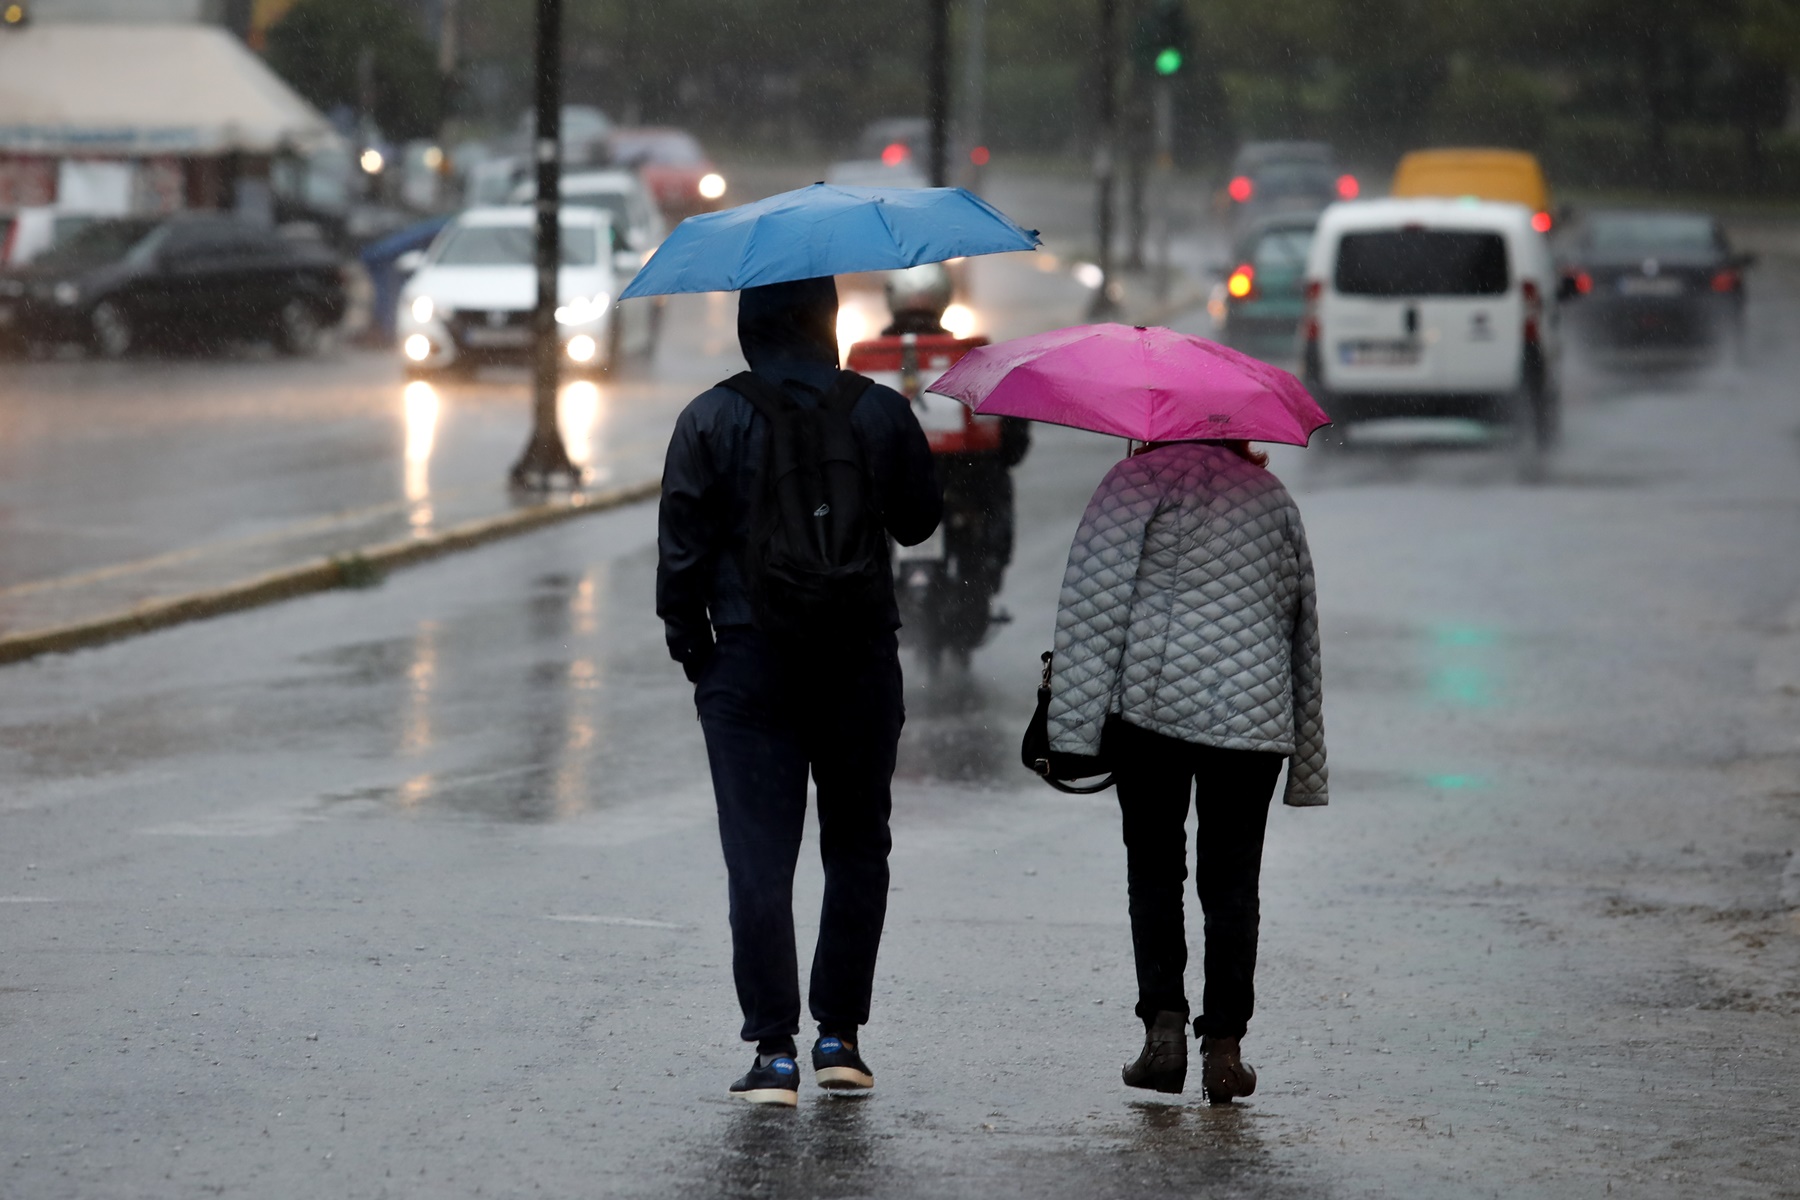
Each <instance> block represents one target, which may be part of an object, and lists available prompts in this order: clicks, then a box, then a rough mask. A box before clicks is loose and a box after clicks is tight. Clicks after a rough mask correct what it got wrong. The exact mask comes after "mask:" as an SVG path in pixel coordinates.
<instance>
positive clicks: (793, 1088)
mask: <svg viewBox="0 0 1800 1200" xmlns="http://www.w3.org/2000/svg"><path fill="white" fill-rule="evenodd" d="M731 1094H732V1096H733V1097H734V1098H736V1099H738V1100H747V1101H749V1102H750V1103H751V1104H785V1105H786V1106H787V1107H789V1108H793V1107H794V1106H795V1105H797V1104H799V1103H800V1066H799V1064H798V1063H796V1062H795V1061H794V1060H793V1058H791V1057H790V1056H788V1055H786V1054H780V1055H774V1056H771V1057H768V1058H765V1057H763V1056H762V1055H760V1054H759V1055H757V1057H756V1061H755V1062H753V1063H751V1064H750V1070H749V1073H747V1074H746V1075H745V1076H744V1077H743V1078H742V1079H740V1080H738V1081H737V1082H736V1083H734V1084H732V1085H731Z"/></svg>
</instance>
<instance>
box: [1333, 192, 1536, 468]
mask: <svg viewBox="0 0 1800 1200" xmlns="http://www.w3.org/2000/svg"><path fill="white" fill-rule="evenodd" d="M1532 215H1533V213H1532V210H1531V209H1529V208H1526V207H1524V206H1523V205H1518V204H1496V203H1492V202H1488V201H1478V200H1476V201H1462V200H1438V199H1426V200H1417V199H1408V200H1394V199H1388V200H1371V201H1364V202H1361V203H1357V204H1335V205H1333V206H1331V207H1330V208H1328V209H1326V210H1325V212H1324V214H1323V215H1322V216H1321V217H1320V218H1319V225H1318V229H1317V231H1316V232H1315V234H1314V236H1313V243H1312V249H1311V251H1310V252H1309V255H1308V259H1307V264H1306V284H1305V289H1306V313H1305V316H1304V317H1303V325H1302V347H1303V349H1302V368H1301V370H1302V375H1303V376H1304V378H1305V381H1306V385H1307V388H1308V390H1309V391H1311V392H1312V394H1313V397H1314V399H1316V400H1317V401H1318V402H1319V404H1320V406H1321V407H1323V408H1324V409H1325V411H1326V412H1327V413H1329V414H1330V415H1331V419H1332V421H1333V423H1334V424H1335V425H1336V426H1337V430H1336V431H1335V432H1337V433H1338V434H1340V435H1341V432H1342V430H1343V428H1344V427H1345V426H1346V425H1347V424H1349V423H1351V422H1355V421H1361V420H1372V419H1379V418H1387V417H1456V418H1464V419H1473V420H1477V421H1482V422H1486V423H1489V424H1494V425H1500V426H1503V427H1511V428H1512V429H1513V431H1514V433H1515V444H1516V445H1517V446H1518V447H1519V448H1520V449H1521V451H1522V452H1523V454H1524V456H1525V461H1526V462H1531V461H1534V456H1535V455H1536V454H1537V453H1538V452H1539V451H1541V450H1543V449H1544V448H1546V447H1547V446H1548V445H1549V444H1550V442H1551V441H1552V440H1553V439H1554V437H1555V436H1556V432H1557V428H1558V414H1559V404H1560V400H1559V397H1560V375H1559V369H1560V364H1561V353H1560V350H1561V344H1560V340H1559V337H1558V328H1557V319H1556V317H1557V314H1556V302H1557V299H1558V291H1557V274H1556V269H1555V267H1554V265H1553V263H1552V261H1551V256H1550V249H1549V245H1548V243H1547V241H1546V239H1545V238H1544V236H1543V235H1542V234H1541V233H1538V232H1537V231H1536V230H1535V229H1534V228H1533V226H1532V220H1531V218H1532Z"/></svg>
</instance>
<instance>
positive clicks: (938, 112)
mask: <svg viewBox="0 0 1800 1200" xmlns="http://www.w3.org/2000/svg"><path fill="white" fill-rule="evenodd" d="M930 3H931V61H930V62H928V63H926V64H925V76H926V79H927V80H928V81H929V82H928V85H927V86H928V88H929V90H930V93H931V96H930V104H931V110H930V118H931V164H930V165H931V186H932V187H944V186H946V185H948V184H949V182H950V0H930Z"/></svg>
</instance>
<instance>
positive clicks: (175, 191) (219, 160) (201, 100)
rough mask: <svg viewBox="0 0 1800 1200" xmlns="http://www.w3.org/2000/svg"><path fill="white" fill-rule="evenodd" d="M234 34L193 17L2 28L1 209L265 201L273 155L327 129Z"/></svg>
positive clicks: (260, 204) (252, 205) (317, 142)
mask: <svg viewBox="0 0 1800 1200" xmlns="http://www.w3.org/2000/svg"><path fill="white" fill-rule="evenodd" d="M336 137H337V135H336V134H335V133H334V132H333V131H332V129H331V127H330V125H329V124H328V123H327V122H326V120H325V118H324V117H323V116H321V115H320V114H319V112H318V111H317V110H315V109H314V108H313V107H312V106H311V105H309V104H307V103H306V102H305V101H304V100H302V99H301V98H300V97H299V96H298V95H296V94H295V93H294V91H293V90H292V89H291V88H289V87H288V86H287V84H285V83H284V82H282V80H281V79H279V78H278V77H277V76H276V75H275V74H274V73H273V72H272V71H270V70H269V68H268V67H267V65H265V64H264V63H263V61H262V60H261V59H259V58H258V57H256V55H255V54H253V53H252V52H251V51H250V50H249V49H248V48H247V47H245V46H244V44H243V43H242V42H240V41H238V40H237V39H236V38H235V37H233V36H231V35H230V34H229V33H227V32H226V31H224V30H223V29H220V28H218V27H217V26H210V25H199V24H192V25H189V24H155V25H117V24H62V25H57V24H46V25H40V26H36V27H33V28H28V29H22V30H18V31H14V32H10V33H7V34H5V35H4V36H0V211H8V210H12V209H17V208H22V207H27V206H33V205H56V206H57V207H59V208H69V209H72V210H79V211H88V212H144V213H155V212H168V211H173V210H175V209H180V208H237V209H240V210H243V211H245V212H246V213H249V214H256V213H258V212H265V211H267V210H268V208H269V206H270V186H269V179H270V173H271V165H272V163H273V162H274V161H275V160H276V159H277V158H279V157H282V156H287V155H301V154H308V153H312V152H315V151H317V150H318V149H319V148H320V147H322V146H325V145H328V144H330V143H332V142H333V141H335V140H336Z"/></svg>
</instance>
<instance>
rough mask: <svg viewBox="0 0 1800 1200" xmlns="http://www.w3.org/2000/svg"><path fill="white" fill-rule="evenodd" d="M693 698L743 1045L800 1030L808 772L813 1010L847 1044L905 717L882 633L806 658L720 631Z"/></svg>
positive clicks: (860, 996)
mask: <svg viewBox="0 0 1800 1200" xmlns="http://www.w3.org/2000/svg"><path fill="white" fill-rule="evenodd" d="M695 703H696V704H697V705H698V706H699V709H700V722H701V727H702V729H703V730H704V731H705V734H706V756H707V759H708V761H709V763H710V764H711V766H712V778H713V793H714V796H715V797H716V799H717V801H718V808H719V841H720V844H721V845H722V847H723V848H724V851H725V870H726V874H727V876H728V877H729V881H730V893H731V974H732V978H733V980H734V981H735V982H736V984H737V994H738V1004H739V1006H740V1007H742V1009H743V1010H744V1028H743V1036H744V1040H745V1041H751V1042H762V1041H766V1040H775V1039H784V1038H791V1037H793V1035H794V1034H796V1033H798V1032H799V1030H800V984H799V967H798V963H797V959H796V955H795V949H794V867H795V865H796V864H797V863H798V861H799V858H800V835H801V832H802V830H803V829H804V828H805V825H806V780H807V772H808V769H809V768H810V770H811V773H812V778H813V782H814V783H815V784H817V785H818V795H819V855H820V857H821V858H822V859H823V860H824V865H825V903H824V909H823V911H822V912H821V913H820V917H819V944H818V946H817V947H816V949H815V950H814V952H813V965H812V986H811V1007H812V1015H813V1019H814V1020H816V1021H817V1022H819V1025H820V1027H821V1028H822V1029H824V1030H825V1031H827V1032H829V1033H833V1034H837V1035H839V1036H844V1037H853V1036H854V1035H855V1032H856V1028H857V1026H859V1025H862V1024H865V1023H866V1022H867V1021H868V1019H869V994H870V991H871V990H872V988H873V985H874V979H875V955H876V951H877V950H878V949H879V947H880V945H881V926H882V922H883V920H884V919H885V918H886V916H887V892H888V865H887V858H888V849H889V846H890V845H891V840H890V838H889V835H888V814H889V811H890V809H891V807H892V801H891V795H890V791H889V787H890V785H891V783H892V781H893V776H894V752H895V747H896V746H897V745H898V744H899V741H900V726H901V724H902V722H903V721H904V720H905V716H906V714H905V710H904V707H903V701H902V694H901V681H900V660H899V655H898V651H897V650H896V645H895V639H894V635H893V634H891V633H888V634H884V635H882V636H881V637H879V638H877V639H875V640H874V641H872V642H870V643H868V644H866V645H859V646H856V647H854V648H851V649H849V650H844V649H841V648H840V649H837V650H834V651H833V652H832V653H830V654H829V655H813V654H803V653H799V652H780V651H778V650H777V648H776V647H775V646H774V645H772V644H771V643H770V641H769V640H768V639H767V638H765V637H764V636H763V635H761V634H760V633H757V632H756V631H755V630H753V629H748V628H726V629H721V630H719V634H718V649H717V653H716V654H715V656H714V658H713V660H712V662H710V663H709V664H708V665H707V667H706V671H705V673H704V674H703V675H702V676H701V677H700V683H699V687H698V689H697V690H696V692H695Z"/></svg>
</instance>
